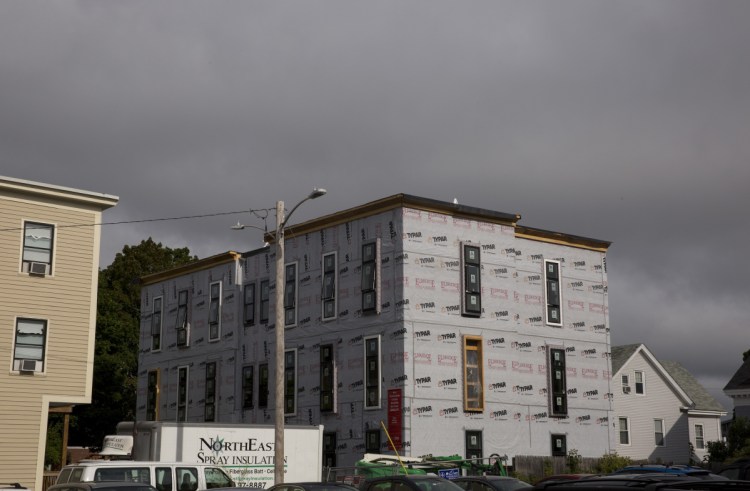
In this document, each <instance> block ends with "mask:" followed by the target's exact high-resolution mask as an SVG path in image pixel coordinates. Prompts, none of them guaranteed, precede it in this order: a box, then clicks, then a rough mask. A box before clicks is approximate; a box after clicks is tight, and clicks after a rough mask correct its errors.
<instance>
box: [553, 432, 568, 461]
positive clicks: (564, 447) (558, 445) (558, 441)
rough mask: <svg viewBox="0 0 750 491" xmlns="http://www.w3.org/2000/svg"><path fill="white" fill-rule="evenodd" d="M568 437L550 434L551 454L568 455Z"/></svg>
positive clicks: (556, 455) (557, 455)
mask: <svg viewBox="0 0 750 491" xmlns="http://www.w3.org/2000/svg"><path fill="white" fill-rule="evenodd" d="M567 440H568V438H567V437H566V435H552V456H553V457H565V456H566V455H568V443H567Z"/></svg>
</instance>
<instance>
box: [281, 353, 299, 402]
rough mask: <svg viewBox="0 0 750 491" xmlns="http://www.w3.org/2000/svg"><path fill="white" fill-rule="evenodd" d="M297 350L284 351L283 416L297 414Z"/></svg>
mask: <svg viewBox="0 0 750 491" xmlns="http://www.w3.org/2000/svg"><path fill="white" fill-rule="evenodd" d="M298 363H299V360H298V359H297V348H291V349H287V350H285V351H284V416H294V415H296V414H297V384H298V379H299V377H298V376H297V366H298Z"/></svg>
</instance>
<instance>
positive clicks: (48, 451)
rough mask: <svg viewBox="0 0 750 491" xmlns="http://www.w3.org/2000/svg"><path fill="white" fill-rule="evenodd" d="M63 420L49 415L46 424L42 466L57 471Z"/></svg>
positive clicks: (58, 416)
mask: <svg viewBox="0 0 750 491" xmlns="http://www.w3.org/2000/svg"><path fill="white" fill-rule="evenodd" d="M63 425H64V419H63V416H62V415H60V414H50V415H49V422H48V424H47V442H46V447H45V449H44V465H45V467H46V466H50V467H51V468H52V469H59V468H60V462H61V461H62V436H63Z"/></svg>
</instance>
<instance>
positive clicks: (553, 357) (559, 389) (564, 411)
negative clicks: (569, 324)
mask: <svg viewBox="0 0 750 491" xmlns="http://www.w3.org/2000/svg"><path fill="white" fill-rule="evenodd" d="M547 373H548V376H549V382H548V383H549V386H548V387H549V390H548V391H547V392H548V393H549V411H550V416H552V417H565V416H567V415H568V376H567V361H566V359H565V349H564V348H561V347H553V346H547ZM558 380H559V382H558Z"/></svg>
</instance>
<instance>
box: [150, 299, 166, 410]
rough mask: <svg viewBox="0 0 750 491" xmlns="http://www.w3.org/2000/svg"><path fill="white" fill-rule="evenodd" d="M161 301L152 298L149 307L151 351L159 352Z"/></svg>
mask: <svg viewBox="0 0 750 491" xmlns="http://www.w3.org/2000/svg"><path fill="white" fill-rule="evenodd" d="M163 300H164V298H163V297H156V298H154V300H153V303H152V305H151V351H161V321H162V311H163V308H162V301H163ZM151 421H153V420H151Z"/></svg>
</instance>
